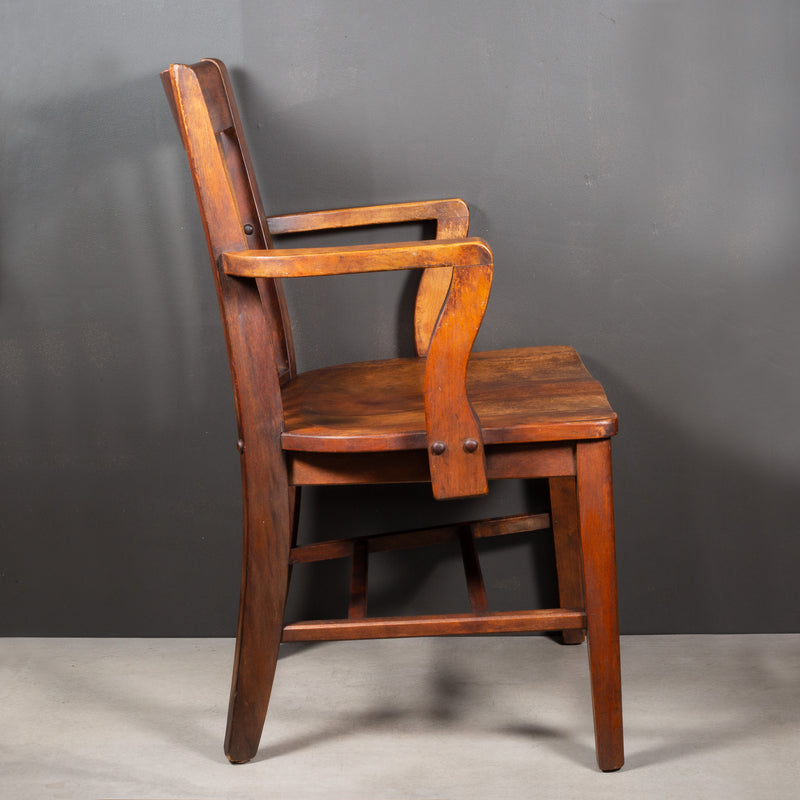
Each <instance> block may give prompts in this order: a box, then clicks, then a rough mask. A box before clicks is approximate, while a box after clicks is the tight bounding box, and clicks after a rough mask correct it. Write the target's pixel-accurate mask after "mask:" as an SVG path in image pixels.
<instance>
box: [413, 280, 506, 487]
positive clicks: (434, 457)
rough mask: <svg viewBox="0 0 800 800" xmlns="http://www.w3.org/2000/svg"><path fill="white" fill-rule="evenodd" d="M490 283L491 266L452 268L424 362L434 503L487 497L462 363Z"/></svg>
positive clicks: (476, 424) (482, 457)
mask: <svg viewBox="0 0 800 800" xmlns="http://www.w3.org/2000/svg"><path fill="white" fill-rule="evenodd" d="M491 285H492V266H491V265H485V266H480V267H471V268H464V267H456V268H455V269H453V279H452V281H451V282H450V287H449V290H448V292H447V296H446V297H445V301H444V305H443V306H442V310H441V313H440V314H439V318H438V320H437V322H436V326H435V328H434V329H433V334H432V335H431V339H430V347H429V349H428V356H427V361H426V364H425V427H426V428H427V433H428V463H429V464H430V469H431V483H432V484H433V494H434V497H436V499H437V500H445V499H448V498H453V497H469V496H471V495H478V494H486V493H487V492H488V491H489V487H488V484H487V481H486V460H485V455H484V448H483V437H482V435H481V426H480V422H479V420H478V418H477V417H476V415H475V412H474V410H473V409H472V406H471V405H470V402H469V400H468V399H467V388H466V382H467V365H468V363H469V354H470V351H471V350H472V345H473V343H474V342H475V337H476V336H477V334H478V329H479V328H480V325H481V321H482V320H483V315H484V312H485V311H486V305H487V303H488V300H489V291H490V289H491Z"/></svg>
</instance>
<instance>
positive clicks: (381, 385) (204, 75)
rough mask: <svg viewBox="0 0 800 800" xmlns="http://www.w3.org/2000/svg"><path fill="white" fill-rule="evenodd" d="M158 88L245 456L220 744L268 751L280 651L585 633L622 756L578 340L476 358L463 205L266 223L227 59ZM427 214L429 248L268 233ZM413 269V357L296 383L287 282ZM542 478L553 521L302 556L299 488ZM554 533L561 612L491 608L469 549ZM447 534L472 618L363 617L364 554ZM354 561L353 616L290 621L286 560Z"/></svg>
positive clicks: (482, 256) (450, 491)
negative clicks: (290, 240) (489, 540)
mask: <svg viewBox="0 0 800 800" xmlns="http://www.w3.org/2000/svg"><path fill="white" fill-rule="evenodd" d="M162 80H163V83H164V87H165V90H166V93H167V97H168V99H169V101H170V104H171V107H172V110H173V113H174V116H175V120H176V122H177V125H178V128H179V130H180V133H181V137H182V140H183V144H184V147H185V148H186V152H187V155H188V159H189V165H190V168H191V173H192V177H193V180H194V185H195V190H196V193H197V200H198V203H199V206H200V213H201V215H202V218H203V225H204V228H205V233H206V239H207V244H208V250H209V254H210V256H211V265H212V268H213V273H214V279H215V282H216V288H217V294H218V297H219V303H220V309H221V313H222V320H223V327H224V331H225V337H226V342H227V348H228V357H229V362H230V370H231V377H232V381H233V390H234V399H235V405H236V416H237V422H238V432H239V440H238V450H239V453H240V455H241V469H242V487H243V503H244V555H243V566H242V588H241V604H240V612H239V627H238V633H237V638H236V655H235V663H234V671H233V683H232V689H231V699H230V707H229V714H228V729H227V734H226V739H225V752H226V753H227V755H228V757H229V759H230V760H231V761H233V762H243V761H248V760H249V759H251V758H252V757H253V756H254V755H255V753H256V751H257V750H258V745H259V741H260V738H261V733H262V728H263V724H264V719H265V716H266V712H267V705H268V703H269V696H270V691H271V687H272V681H273V676H274V673H275V666H276V662H277V656H278V649H279V645H280V643H281V641H284V642H287V641H307V640H321V639H325V640H330V639H362V638H382V637H404V636H429V635H452V634H479V633H498V632H510V631H562V632H563V638H564V640H565V641H566V642H570V643H577V642H581V641H583V638H584V632H585V631H586V632H588V640H589V666H590V673H591V685H592V697H593V706H594V724H595V737H596V745H597V760H598V763H599V765H600V768H601V769H602V770H606V771H608V770H616V769H619V767H620V766H622V763H623V745H622V710H621V692H620V671H619V635H618V626H617V589H616V567H615V554H614V519H613V502H612V484H611V446H610V438H609V437H611V436H612V435H613V434H614V433H616V429H617V418H616V414H615V413H614V412H613V411H612V410H611V408H610V407H609V405H608V401H607V400H606V397H605V394H604V392H603V389H602V387H601V386H600V384H599V383H598V382H597V381H595V380H594V379H593V378H592V377H591V376H590V375H589V373H588V372H587V371H586V369H585V367H584V366H583V364H582V363H581V360H580V358H579V357H578V355H577V353H576V352H575V351H574V350H572V349H571V348H569V347H532V348H524V349H516V350H504V351H497V352H484V353H471V352H470V351H471V348H472V344H473V342H474V339H475V336H476V333H477V331H478V328H479V326H480V323H481V319H482V317H483V313H484V310H485V308H486V303H487V299H488V296H489V288H490V285H491V281H492V268H493V264H492V253H491V250H490V249H489V247H488V245H487V244H486V243H485V242H484V241H482V240H480V239H476V238H467V228H468V210H467V206H466V205H465V203H464V202H463V201H461V200H438V201H432V202H421V203H401V204H395V205H383V206H374V207H369V208H356V209H344V210H333V211H318V212H312V213H307V214H290V215H285V216H277V217H265V215H264V212H263V209H262V205H261V200H260V198H259V193H258V189H257V186H256V182H255V176H254V171H253V168H252V165H251V163H250V158H249V154H248V151H247V146H246V143H245V140H244V136H243V131H242V126H241V122H240V119H239V116H238V112H237V108H236V104H235V101H234V97H233V92H232V89H231V84H230V81H229V78H228V75H227V72H226V70H225V66H224V65H223V64H222V63H221V62H220V61H216V60H213V59H204V60H203V61H201V62H199V63H198V64H195V65H193V66H185V65H180V64H174V65H172V66H171V67H170V68H169V70H166V71H165V72H163V73H162ZM410 220H435V222H436V239H435V240H433V241H423V242H408V243H400V244H388V245H367V246H349V247H321V248H312V249H273V247H272V241H271V235H278V234H285V233H296V232H302V231H315V230H320V229H331V228H345V227H350V226H363V225H372V224H386V223H394V222H404V221H410ZM398 269H404V270H405V269H416V270H421V271H422V275H421V280H420V285H419V291H418V297H417V302H416V310H415V337H416V349H417V353H418V356H417V357H416V358H399V359H391V360H384V361H371V362H363V363H358V364H347V365H344V366H337V367H332V368H326V369H318V370H314V371H312V372H308V373H304V374H298V373H297V370H296V368H295V361H294V354H293V348H292V338H291V330H290V327H289V319H288V316H287V312H286V305H285V303H284V298H283V291H282V288H281V280H279V279H287V278H292V277H296V276H303V275H338V274H345V273H353V272H370V271H376V270H398ZM503 478H547V479H548V480H549V487H550V500H551V513H550V514H549V515H548V514H536V515H523V516H513V517H506V518H502V519H495V520H486V521H481V522H473V523H462V524H456V525H452V526H449V527H444V528H437V529H432V530H427V531H414V532H406V533H394V534H388V535H387V534H384V535H376V536H370V537H365V538H357V539H345V540H335V541H327V542H323V543H318V544H311V545H306V546H298V545H297V543H296V541H295V539H296V527H297V526H296V523H297V517H298V511H299V491H298V490H299V487H301V486H308V485H320V484H368V483H387V482H392V483H394V482H430V483H431V485H432V489H433V494H434V495H435V497H436V498H439V499H444V498H451V497H463V496H469V495H477V494H483V493H486V492H487V491H488V483H487V482H488V481H489V480H496V479H503ZM550 528H552V531H553V535H554V540H555V547H556V561H557V569H558V581H559V595H560V603H561V607H560V608H555V609H544V610H522V611H515V612H493V611H491V610H489V605H488V599H487V596H486V591H485V588H484V584H483V580H482V578H481V571H480V565H479V561H478V555H477V548H476V543H475V540H476V539H478V538H482V537H487V536H498V535H502V534H506V533H515V532H520V531H527V530H539V529H550ZM446 540H455V541H456V542H458V543H460V546H461V549H462V553H463V560H464V565H465V570H466V575H467V586H468V595H469V600H470V606H471V608H470V609H469V610H465V612H464V613H459V614H444V615H435V616H433V615H432V616H413V617H381V618H376V617H369V616H367V602H366V584H367V560H368V555H369V554H370V553H373V552H380V551H385V550H389V549H395V548H407V547H418V546H420V545H422V544H425V543H428V542H430V543H436V542H442V541H446ZM334 558H350V559H351V562H352V572H351V575H352V577H351V582H350V603H349V613H348V617H347V618H346V619H341V620H321V621H306V622H299V623H293V624H289V625H286V624H284V606H285V600H286V593H287V589H288V579H289V572H290V567H291V565H293V564H300V563H304V562H310V561H317V560H325V559H334Z"/></svg>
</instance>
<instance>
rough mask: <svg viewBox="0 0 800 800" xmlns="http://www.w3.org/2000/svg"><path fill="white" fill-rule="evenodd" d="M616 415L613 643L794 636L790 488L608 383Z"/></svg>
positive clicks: (797, 509) (799, 512)
mask: <svg viewBox="0 0 800 800" xmlns="http://www.w3.org/2000/svg"><path fill="white" fill-rule="evenodd" d="M608 383H609V384H611V394H612V396H613V397H614V402H615V404H616V407H617V409H618V411H619V413H620V418H621V433H620V438H619V439H618V441H617V448H616V451H615V452H616V455H617V458H616V461H615V483H616V489H617V507H616V518H617V562H618V570H619V584H620V624H621V628H622V630H623V632H625V633H651V632H654V631H658V632H665V633H700V632H705V631H714V632H716V633H747V632H763V631H765V629H766V630H768V631H771V632H775V633H791V632H797V613H796V586H797V579H796V565H797V563H798V562H799V561H800V537H798V536H797V525H798V522H797V520H798V519H800V481H795V480H792V476H791V473H789V472H787V471H786V470H785V469H782V465H781V464H780V463H773V464H769V463H764V462H763V461H760V460H759V459H758V458H757V456H756V455H755V453H756V452H757V450H755V449H753V452H754V457H753V459H752V460H750V461H748V460H747V458H746V456H747V452H748V449H749V448H750V446H751V444H752V441H751V439H750V436H749V434H748V432H747V431H746V430H744V431H732V432H731V437H730V440H729V441H713V440H711V439H709V438H706V437H703V436H702V435H692V432H691V431H688V430H687V429H686V427H685V426H680V425H678V424H676V422H675V421H674V419H673V418H672V417H671V415H670V412H669V409H656V408H654V407H653V406H652V405H650V404H647V403H646V402H644V401H643V400H642V399H641V396H640V395H638V394H637V392H636V389H635V388H633V389H631V388H628V387H625V386H624V384H623V382H622V381H621V380H619V378H618V377H617V378H616V379H612V378H609V379H608Z"/></svg>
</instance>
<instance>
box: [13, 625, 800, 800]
mask: <svg viewBox="0 0 800 800" xmlns="http://www.w3.org/2000/svg"><path fill="white" fill-rule="evenodd" d="M0 652H1V653H2V656H1V657H0V675H1V676H2V678H1V679H0V709H2V710H1V711H0V715H1V718H2V725H0V797H2V798H13V799H14V800H27V799H28V798H31V799H33V798H36V800H43V799H44V800H46V799H47V798H54V799H55V798H58V799H59V800H61V799H62V798H63V800H69V799H70V798H81V800H87V798H88V799H89V800H91V799H92V798H95V799H98V798H129V799H131V800H139V799H140V798H148V800H156V799H157V798H164V799H165V800H174V799H175V798H181V799H183V800H186V799H187V798H212V799H219V800H222V798H229V799H230V800H236V799H237V798H337V800H359V799H360V798H369V799H370V800H379V799H380V798H386V799H389V798H454V799H455V798H459V799H464V800H468V799H469V798H481V799H482V800H485V799H486V798H584V797H585V798H593V799H597V800H601V799H602V798H615V799H616V798H648V800H650V799H651V798H692V800H694V799H695V798H722V799H723V800H732V799H733V798H748V800H749V799H750V798H796V797H800V774H799V773H800V770H799V768H798V764H800V635H790V636H789V635H787V636H635V637H625V638H623V692H624V711H625V730H626V737H625V738H626V748H627V763H626V766H625V767H624V768H623V769H622V770H621V771H620V772H617V773H609V774H603V773H601V772H598V771H597V768H596V765H595V762H594V745H593V739H592V726H591V709H590V699H589V694H588V682H587V675H588V668H587V664H586V649H585V645H581V646H577V647H563V646H560V645H558V644H556V643H554V642H552V641H550V640H547V639H544V638H541V637H504V638H484V639H474V638H469V639H425V640H403V641H381V642H357V643H349V642H345V643H332V644H324V645H315V646H307V647H302V646H295V647H294V648H293V649H291V650H290V649H289V648H287V650H286V652H285V653H284V655H283V657H282V658H281V661H280V663H279V665H278V677H277V679H276V683H275V690H274V693H273V700H272V706H271V708H270V713H269V716H268V718H267V725H266V728H265V733H264V738H263V739H262V744H261V750H260V752H259V755H258V757H257V759H256V760H255V761H253V762H251V763H250V764H248V765H244V766H236V767H234V766H231V765H230V764H228V763H227V761H226V760H225V759H224V757H223V755H222V750H221V740H222V735H223V730H224V725H225V708H226V703H227V687H228V683H229V677H230V676H229V670H230V663H231V658H232V654H233V645H232V642H231V641H228V640H219V639H202V640H198V639H192V640H186V639H181V640H175V639H169V640H164V639H161V640H154V639H147V640H142V639H127V640H124V639H4V640H0Z"/></svg>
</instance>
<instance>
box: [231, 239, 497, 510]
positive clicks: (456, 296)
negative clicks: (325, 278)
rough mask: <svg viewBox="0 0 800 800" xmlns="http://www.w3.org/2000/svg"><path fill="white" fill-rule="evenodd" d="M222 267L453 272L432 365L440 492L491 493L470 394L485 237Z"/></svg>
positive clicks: (285, 274) (429, 422)
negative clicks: (470, 369)
mask: <svg viewBox="0 0 800 800" xmlns="http://www.w3.org/2000/svg"><path fill="white" fill-rule="evenodd" d="M221 263H222V268H223V269H224V271H225V272H226V273H227V274H228V275H235V276H237V277H244V278H295V277H302V276H313V275H346V274H353V273H359V272H377V271H383V270H399V269H437V270H438V269H442V270H448V271H449V273H450V275H451V276H452V277H451V280H450V282H449V287H448V290H447V294H446V296H445V299H444V303H443V305H442V309H441V313H440V314H439V316H438V319H437V321H436V325H435V326H434V329H433V333H432V335H431V337H430V346H429V348H428V351H427V358H426V362H425V395H424V399H425V428H426V431H427V434H428V462H429V464H430V470H431V483H432V485H433V494H434V496H435V497H436V498H437V499H439V500H443V499H446V498H451V497H468V496H471V495H477V494H486V492H487V491H488V483H487V480H486V460H485V456H484V450H483V437H482V434H481V426H480V423H479V421H478V419H477V417H476V416H475V412H474V411H473V409H472V406H471V405H470V402H469V400H468V398H467V364H468V362H469V354H470V351H471V350H472V345H473V343H474V341H475V337H476V336H477V334H478V329H479V328H480V325H481V321H482V320H483V315H484V312H485V311H486V305H487V303H488V301H489V290H490V289H491V285H492V271H493V258H492V251H491V249H490V248H489V245H488V244H486V242H484V241H483V240H482V239H477V238H474V239H457V240H455V241H432V242H430V241H429V242H403V243H401V244H390V245H386V244H380V245H351V246H348V247H317V248H301V249H294V250H289V249H287V250H244V251H241V252H236V253H223V254H222V256H221Z"/></svg>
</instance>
